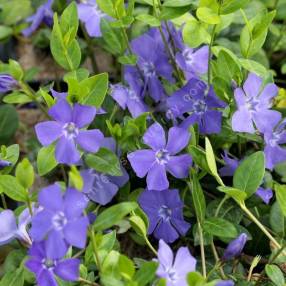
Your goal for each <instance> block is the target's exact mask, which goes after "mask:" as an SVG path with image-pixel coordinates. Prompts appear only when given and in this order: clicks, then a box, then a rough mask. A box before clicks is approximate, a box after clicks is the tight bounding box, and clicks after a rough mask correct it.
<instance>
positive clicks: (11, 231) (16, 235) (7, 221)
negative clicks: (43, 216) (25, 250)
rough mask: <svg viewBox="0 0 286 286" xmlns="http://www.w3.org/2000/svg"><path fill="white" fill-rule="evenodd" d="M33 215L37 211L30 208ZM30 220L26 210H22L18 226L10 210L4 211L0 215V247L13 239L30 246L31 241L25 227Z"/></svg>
mask: <svg viewBox="0 0 286 286" xmlns="http://www.w3.org/2000/svg"><path fill="white" fill-rule="evenodd" d="M32 209H33V212H34V213H37V212H38V209H36V208H34V207H33V208H32ZM31 220H32V218H31V215H30V212H29V210H28V209H24V210H23V211H22V213H21V214H20V215H19V217H18V224H17V219H16V217H15V214H14V212H13V211H11V210H4V211H2V212H1V213H0V245H4V244H7V243H9V242H10V241H12V240H13V239H19V240H20V241H21V242H23V243H24V244H27V245H31V244H32V241H31V238H30V236H29V234H28V232H27V227H28V225H29V224H30V222H31Z"/></svg>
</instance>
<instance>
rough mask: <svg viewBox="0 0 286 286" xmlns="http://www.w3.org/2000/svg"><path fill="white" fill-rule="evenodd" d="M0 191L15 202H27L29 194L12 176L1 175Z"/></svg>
mask: <svg viewBox="0 0 286 286" xmlns="http://www.w3.org/2000/svg"><path fill="white" fill-rule="evenodd" d="M0 189H2V191H3V192H4V194H5V195H7V196H8V197H9V198H11V199H12V200H14V201H17V202H26V201H27V196H28V194H27V192H26V191H25V189H24V188H23V187H22V186H21V185H20V184H19V183H18V181H17V179H16V178H15V177H13V176H10V175H1V176H0Z"/></svg>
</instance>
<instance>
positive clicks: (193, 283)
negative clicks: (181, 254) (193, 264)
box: [187, 272, 206, 286]
mask: <svg viewBox="0 0 286 286" xmlns="http://www.w3.org/2000/svg"><path fill="white" fill-rule="evenodd" d="M187 281H188V285H190V286H203V285H205V282H206V279H205V278H204V277H203V276H202V275H201V273H199V272H191V273H189V274H188V276H187Z"/></svg>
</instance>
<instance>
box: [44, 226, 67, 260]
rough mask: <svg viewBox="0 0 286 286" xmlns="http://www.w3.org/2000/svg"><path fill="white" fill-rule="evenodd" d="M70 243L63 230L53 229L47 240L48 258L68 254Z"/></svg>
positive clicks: (56, 257) (58, 257)
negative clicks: (68, 243) (66, 239)
mask: <svg viewBox="0 0 286 286" xmlns="http://www.w3.org/2000/svg"><path fill="white" fill-rule="evenodd" d="M67 251H68V245H67V243H66V242H65V239H64V237H63V233H62V231H57V230H53V231H51V232H50V233H49V236H48V238H47V240H46V253H47V258H48V259H60V258H62V257H64V256H65V255H66V253H67Z"/></svg>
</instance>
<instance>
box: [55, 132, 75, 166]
mask: <svg viewBox="0 0 286 286" xmlns="http://www.w3.org/2000/svg"><path fill="white" fill-rule="evenodd" d="M55 153H56V159H57V161H58V162H59V163H62V164H67V165H72V164H76V163H78V161H79V159H80V153H79V152H78V150H77V149H76V146H75V143H74V141H73V140H69V139H67V138H65V137H62V138H60V140H59V141H58V143H57V145H56V152H55Z"/></svg>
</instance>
